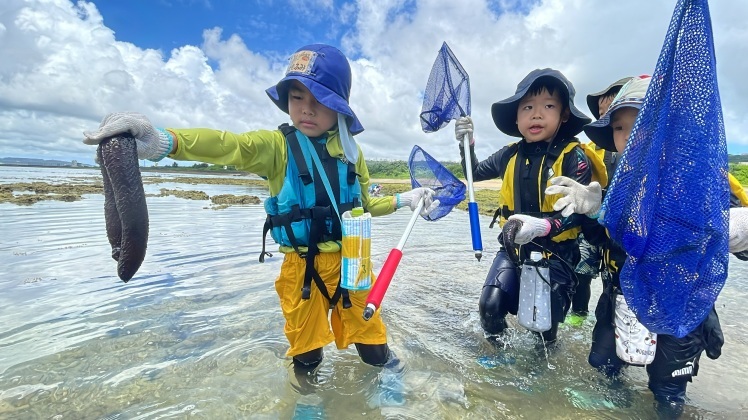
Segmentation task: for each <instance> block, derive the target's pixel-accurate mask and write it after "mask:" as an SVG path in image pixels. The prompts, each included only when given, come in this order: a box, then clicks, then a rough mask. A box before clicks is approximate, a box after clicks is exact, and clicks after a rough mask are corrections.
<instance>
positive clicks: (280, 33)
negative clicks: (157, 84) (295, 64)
mask: <svg viewBox="0 0 748 420" xmlns="http://www.w3.org/2000/svg"><path fill="white" fill-rule="evenodd" d="M94 3H95V4H96V6H97V7H98V9H99V11H100V12H101V14H102V15H103V16H104V24H105V25H106V26H107V27H109V28H111V29H112V30H114V32H115V35H116V37H117V40H118V41H125V42H132V43H133V44H135V45H137V46H139V47H141V48H153V49H160V50H163V51H170V50H171V49H173V48H178V47H181V46H183V45H200V44H201V43H202V41H203V36H202V35H203V30H204V29H207V28H213V27H220V28H223V30H224V31H225V32H226V33H229V34H236V35H238V36H240V37H241V38H242V40H243V41H244V43H245V44H246V45H247V47H248V48H249V49H251V50H259V51H263V50H266V51H293V50H294V49H296V48H297V47H298V44H299V42H301V43H313V42H326V43H333V44H338V43H339V39H340V37H341V35H342V34H343V33H345V31H346V30H347V29H349V28H350V27H349V26H348V25H346V24H345V23H344V22H341V20H337V22H335V25H334V26H335V29H334V30H333V29H331V27H332V26H333V25H331V16H332V13H329V12H327V10H328V9H326V8H322V9H321V11H320V12H318V14H319V16H314V15H312V13H313V11H312V10H308V11H304V10H303V9H302V8H301V7H299V6H294V5H293V4H289V3H288V2H281V1H273V0H265V1H262V0H261V1H255V0H212V1H211V0H171V1H167V0H128V1H112V0H110V1H94ZM334 3H335V6H334V7H337V8H340V7H342V4H343V2H340V1H337V2H334ZM307 4H308V5H314V2H313V1H312V2H309V3H307ZM299 9H302V10H299ZM291 31H294V32H295V35H294V36H293V37H291V36H289V32H291Z"/></svg>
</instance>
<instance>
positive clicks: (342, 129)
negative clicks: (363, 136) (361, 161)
mask: <svg viewBox="0 0 748 420" xmlns="http://www.w3.org/2000/svg"><path fill="white" fill-rule="evenodd" d="M345 117H346V116H345V115H344V114H341V113H340V112H338V132H339V133H340V144H341V145H342V146H343V153H345V158H346V160H347V161H348V162H351V163H353V164H355V163H356V162H357V161H358V148H357V147H356V140H354V139H353V136H352V135H351V132H350V131H348V124H347V123H346V122H345Z"/></svg>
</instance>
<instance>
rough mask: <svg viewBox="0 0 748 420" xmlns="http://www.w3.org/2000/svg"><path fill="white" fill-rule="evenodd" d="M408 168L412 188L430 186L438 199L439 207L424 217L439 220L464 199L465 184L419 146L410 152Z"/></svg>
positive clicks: (435, 198)
mask: <svg viewBox="0 0 748 420" xmlns="http://www.w3.org/2000/svg"><path fill="white" fill-rule="evenodd" d="M408 170H410V183H411V185H412V186H413V188H418V187H428V188H431V189H432V190H434V192H435V193H436V194H435V195H434V200H439V207H437V208H436V209H434V210H433V211H432V212H431V213H430V214H429V215H428V216H427V217H424V219H426V220H429V221H434V220H439V219H441V218H442V217H444V216H446V215H447V214H449V212H450V211H452V209H453V208H454V206H456V205H458V204H460V202H462V200H464V199H465V184H463V183H462V181H460V180H459V179H457V178H456V177H455V176H454V175H453V174H452V172H449V169H447V168H445V167H444V166H443V165H442V164H441V163H439V162H438V161H437V160H436V159H434V158H433V157H431V155H429V154H428V153H426V152H425V151H424V150H423V149H421V148H420V147H419V146H413V150H412V151H411V152H410V157H409V158H408Z"/></svg>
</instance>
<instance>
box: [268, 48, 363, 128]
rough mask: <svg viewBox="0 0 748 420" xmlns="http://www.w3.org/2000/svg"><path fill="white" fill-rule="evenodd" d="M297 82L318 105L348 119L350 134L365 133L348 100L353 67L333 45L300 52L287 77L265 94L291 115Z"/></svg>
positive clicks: (295, 56) (295, 57)
mask: <svg viewBox="0 0 748 420" xmlns="http://www.w3.org/2000/svg"><path fill="white" fill-rule="evenodd" d="M292 80H298V81H299V82H301V83H302V84H303V85H304V86H306V87H307V89H309V91H310V92H312V95H314V98H315V99H317V102H319V103H321V104H322V105H324V106H326V107H328V108H330V109H332V110H333V111H335V112H337V113H338V114H343V115H345V117H346V118H345V121H346V123H347V125H348V130H350V132H351V134H354V135H355V134H358V133H360V132H362V131H364V127H363V126H362V125H361V122H360V121H359V120H358V118H357V117H356V114H355V113H354V112H353V110H352V109H351V107H350V106H349V105H348V99H349V97H350V94H351V66H350V65H349V64H348V59H346V58H345V55H343V53H342V52H340V50H338V49H337V48H335V47H332V46H330V45H325V44H312V45H306V46H303V47H301V48H299V49H298V50H297V51H296V52H295V53H294V54H293V56H291V62H290V64H289V65H288V69H286V76H285V77H284V78H283V79H281V81H280V82H278V83H277V84H276V85H275V86H272V87H270V88H268V89H266V90H265V92H266V93H267V94H268V96H269V97H270V99H271V100H272V101H273V103H275V105H276V106H277V107H278V108H280V110H281V111H283V112H285V113H286V114H288V88H289V86H290V84H291V81H292Z"/></svg>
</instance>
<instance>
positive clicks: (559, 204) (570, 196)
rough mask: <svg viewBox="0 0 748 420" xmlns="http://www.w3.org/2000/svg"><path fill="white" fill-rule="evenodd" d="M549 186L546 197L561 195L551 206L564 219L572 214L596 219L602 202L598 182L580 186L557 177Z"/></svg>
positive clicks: (571, 180)
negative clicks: (559, 212)
mask: <svg viewBox="0 0 748 420" xmlns="http://www.w3.org/2000/svg"><path fill="white" fill-rule="evenodd" d="M551 184H553V185H551V186H550V187H548V188H546V189H545V194H546V195H553V194H561V195H563V197H561V198H559V199H558V200H556V203H555V204H553V210H556V211H559V210H560V211H561V215H562V216H564V217H569V216H570V215H571V214H572V213H578V214H585V215H587V216H589V217H597V214H598V213H599V212H600V206H601V205H602V201H603V190H602V188H601V187H600V184H599V183H598V182H590V185H582V184H580V183H578V182H576V181H574V180H573V179H571V178H567V177H565V176H558V177H555V178H552V179H551Z"/></svg>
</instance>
